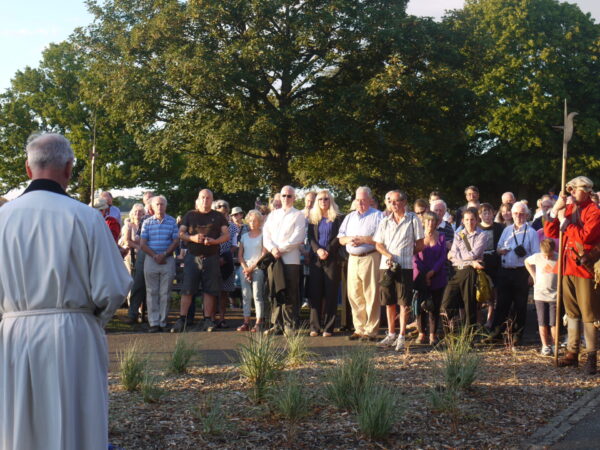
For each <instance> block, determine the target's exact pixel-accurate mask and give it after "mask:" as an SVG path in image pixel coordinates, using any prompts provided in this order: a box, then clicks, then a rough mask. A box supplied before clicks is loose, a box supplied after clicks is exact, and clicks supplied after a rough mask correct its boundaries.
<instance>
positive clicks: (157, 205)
mask: <svg viewBox="0 0 600 450" xmlns="http://www.w3.org/2000/svg"><path fill="white" fill-rule="evenodd" d="M152 209H153V210H154V215H156V216H158V217H162V216H164V215H165V213H166V212H167V202H166V201H165V199H164V198H160V197H152Z"/></svg>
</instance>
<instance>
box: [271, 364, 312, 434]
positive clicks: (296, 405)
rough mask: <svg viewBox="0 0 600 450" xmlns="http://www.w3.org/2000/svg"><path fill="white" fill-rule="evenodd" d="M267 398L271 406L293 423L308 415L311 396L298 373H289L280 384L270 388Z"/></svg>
mask: <svg viewBox="0 0 600 450" xmlns="http://www.w3.org/2000/svg"><path fill="white" fill-rule="evenodd" d="M267 398H268V401H269V405H270V406H271V408H272V409H273V410H275V412H277V413H278V414H279V415H281V416H282V417H284V418H286V419H287V420H289V421H290V422H292V423H296V422H297V421H298V420H300V419H301V418H302V417H304V416H306V415H307V414H308V410H309V408H310V397H309V396H308V395H307V393H306V392H305V390H304V389H303V387H302V384H301V382H300V380H299V378H298V376H297V375H288V376H287V377H286V379H285V380H284V381H283V382H282V383H280V384H279V386H277V387H273V388H272V389H270V390H269V393H268V395H267Z"/></svg>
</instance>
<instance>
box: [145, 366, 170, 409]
mask: <svg viewBox="0 0 600 450" xmlns="http://www.w3.org/2000/svg"><path fill="white" fill-rule="evenodd" d="M140 391H141V392H142V398H143V399H144V401H145V402H146V403H158V402H159V401H160V398H161V397H162V396H163V395H164V393H165V392H164V390H163V389H161V388H160V387H159V386H158V379H157V377H155V376H154V375H152V374H150V373H149V372H147V373H146V374H145V376H144V380H143V381H142V384H141V385H140Z"/></svg>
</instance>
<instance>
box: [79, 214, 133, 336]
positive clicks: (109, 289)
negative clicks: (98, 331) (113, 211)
mask: <svg viewBox="0 0 600 450" xmlns="http://www.w3.org/2000/svg"><path fill="white" fill-rule="evenodd" d="M95 219H96V218H95ZM91 233H92V235H91V239H90V242H89V243H88V245H89V255H90V293H91V296H92V298H91V300H92V302H94V304H95V305H96V306H97V310H96V315H97V317H98V319H99V320H100V323H101V325H102V326H103V327H104V326H105V325H106V324H107V323H108V322H109V320H110V319H111V318H112V317H113V315H114V313H115V311H116V310H117V309H118V308H119V307H120V306H121V305H122V304H123V301H124V300H125V297H126V296H127V293H128V292H129V289H130V288H131V285H132V283H133V281H132V279H131V276H130V275H129V273H128V272H127V269H126V268H125V265H124V264H123V259H122V258H121V254H120V253H119V250H118V248H117V246H116V245H115V241H114V239H113V237H112V235H111V233H110V230H109V228H108V227H107V226H106V223H105V222H104V220H102V217H100V215H98V217H97V220H94V223H93V224H92V229H91Z"/></svg>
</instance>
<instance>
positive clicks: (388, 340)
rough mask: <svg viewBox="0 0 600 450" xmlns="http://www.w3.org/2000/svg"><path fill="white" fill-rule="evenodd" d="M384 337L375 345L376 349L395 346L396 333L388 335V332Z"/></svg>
mask: <svg viewBox="0 0 600 450" xmlns="http://www.w3.org/2000/svg"><path fill="white" fill-rule="evenodd" d="M385 334H386V336H385V337H384V338H383V339H382V340H381V342H378V343H377V347H393V346H394V344H396V338H397V337H398V335H397V334H396V333H394V334H389V332H388V331H386V332H385Z"/></svg>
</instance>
